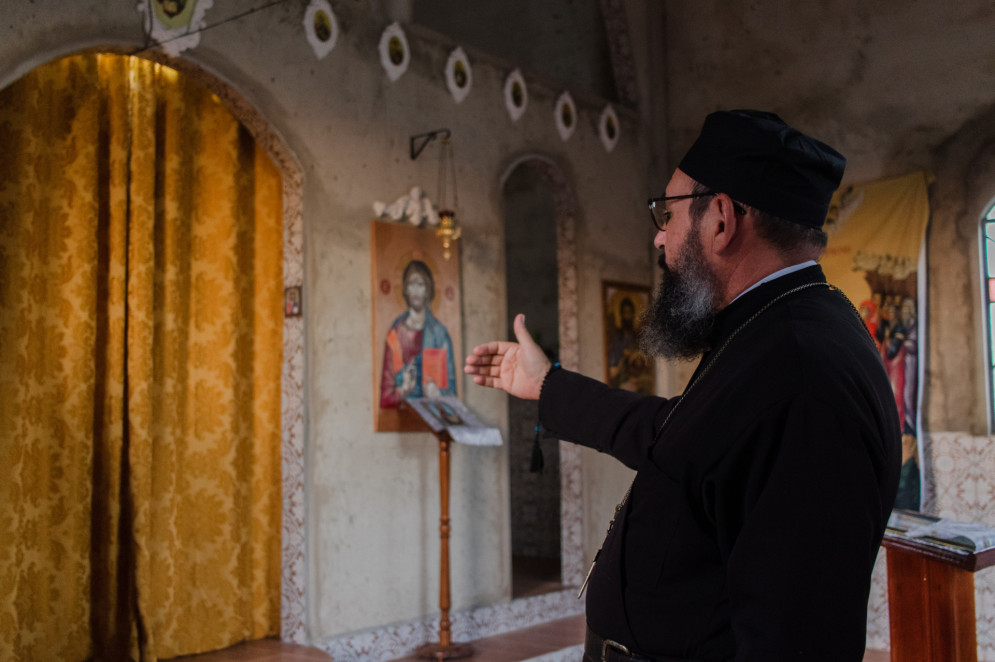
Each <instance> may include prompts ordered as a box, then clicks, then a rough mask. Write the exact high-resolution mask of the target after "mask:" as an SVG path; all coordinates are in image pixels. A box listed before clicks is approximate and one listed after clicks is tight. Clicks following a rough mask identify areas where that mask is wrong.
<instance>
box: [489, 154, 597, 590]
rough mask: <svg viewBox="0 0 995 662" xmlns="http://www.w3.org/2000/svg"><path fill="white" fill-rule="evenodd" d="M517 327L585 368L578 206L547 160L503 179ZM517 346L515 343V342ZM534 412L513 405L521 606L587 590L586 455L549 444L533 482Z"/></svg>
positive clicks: (515, 573)
mask: <svg viewBox="0 0 995 662" xmlns="http://www.w3.org/2000/svg"><path fill="white" fill-rule="evenodd" d="M502 195H503V198H504V210H505V235H506V239H505V243H506V273H507V293H508V308H507V312H508V326H509V329H510V327H511V320H512V319H514V315H515V314H516V313H518V312H524V313H526V320H527V323H528V325H529V329H530V331H531V332H532V333H533V334H534V335H537V340H538V341H539V344H540V345H541V346H542V347H543V348H544V349H546V350H547V351H548V352H549V353H551V354H555V356H556V360H558V361H559V362H560V363H561V364H562V365H563V366H564V367H567V368H570V369H576V368H577V365H578V338H577V289H576V288H577V282H576V281H577V268H576V251H575V246H574V226H575V222H576V217H577V211H576V203H575V201H574V198H573V194H572V192H571V190H570V188H569V186H568V185H567V182H566V178H565V177H564V175H563V172H562V170H560V168H559V167H558V166H557V165H556V164H555V163H553V162H552V161H550V160H549V159H547V158H545V157H540V156H527V157H523V158H521V159H518V160H517V161H515V162H514V163H513V164H512V165H511V166H510V167H509V168H508V169H507V171H506V172H505V175H504V177H503V178H502ZM509 337H511V334H510V333H509ZM534 410H535V403H526V402H521V401H515V400H514V399H511V400H509V436H510V443H509V444H508V445H509V453H511V455H510V456H509V473H510V481H511V485H510V487H511V489H510V492H511V512H512V532H511V537H512V557H513V559H512V585H513V588H512V596H513V597H525V596H528V595H534V594H536V593H542V592H548V591H554V590H557V589H559V588H562V587H564V586H579V585H580V583H581V581H582V575H583V568H582V564H583V561H582V558H581V555H582V543H581V540H582V533H583V531H582V529H583V525H582V503H581V488H580V483H581V480H580V450H579V449H578V448H576V447H575V446H573V445H571V444H566V443H556V442H554V441H552V440H544V441H541V442H540V443H541V446H542V449H543V455H544V457H545V469H544V474H543V475H541V476H538V475H536V474H530V472H529V468H530V464H531V462H530V458H529V454H530V453H531V444H529V443H527V442H528V440H531V439H532V438H533V437H534V434H535V433H534V429H533V428H534V426H535V425H536V421H537V411H534Z"/></svg>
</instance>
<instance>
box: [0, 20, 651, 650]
mask: <svg viewBox="0 0 995 662" xmlns="http://www.w3.org/2000/svg"><path fill="white" fill-rule="evenodd" d="M260 4H261V3H258V2H251V1H250V0H241V1H238V2H227V1H226V2H222V1H220V0H215V2H214V7H213V8H212V9H211V10H209V11H208V13H207V17H206V20H207V22H208V24H212V23H217V22H220V21H222V20H223V19H225V18H227V17H229V16H234V15H236V14H239V13H241V12H243V11H246V10H248V9H251V8H252V7H256V6H260ZM332 4H333V6H334V9H335V10H336V13H337V15H338V19H339V25H340V29H341V34H340V36H339V41H338V45H337V46H336V47H335V49H334V50H333V51H332V52H331V53H330V54H329V55H328V56H327V57H326V58H325V59H323V60H320V61H319V60H317V59H316V58H315V56H314V54H313V52H312V50H311V48H310V46H309V45H308V43H307V41H306V40H305V35H304V31H303V28H302V20H303V16H304V9H305V7H306V3H305V2H298V1H291V2H285V3H283V4H280V5H276V6H273V7H270V8H268V9H265V10H263V11H260V12H257V13H254V14H252V15H249V16H245V17H243V18H241V19H239V20H236V21H232V22H230V23H225V24H222V25H219V26H218V27H215V28H212V29H210V30H208V31H205V32H204V33H203V34H202V35H201V39H200V44H199V45H198V46H197V47H196V48H193V49H191V50H188V51H185V52H184V53H183V54H182V56H181V57H182V59H183V60H185V61H187V62H189V63H193V64H194V65H196V66H197V67H199V68H201V69H203V70H204V71H206V72H207V73H208V74H209V75H210V76H214V77H216V78H218V79H221V80H222V81H224V82H226V83H227V84H228V85H230V86H231V87H232V88H233V89H234V90H235V91H236V92H237V93H238V94H240V95H241V96H242V97H244V98H245V100H247V102H248V103H249V104H251V106H253V107H254V108H255V109H256V111H257V112H258V113H259V115H261V116H262V117H263V118H265V119H266V120H267V121H268V122H269V124H270V126H271V128H272V130H273V131H275V132H276V133H277V134H279V135H280V136H281V137H282V139H283V141H284V142H285V144H286V146H287V147H288V148H289V151H290V152H291V153H292V154H293V155H294V156H295V158H296V159H297V161H298V162H299V163H300V166H301V169H302V173H303V189H302V207H303V225H304V254H305V278H304V293H305V295H304V310H305V313H304V316H305V320H304V323H305V332H306V337H305V338H306V362H307V366H306V371H305V372H306V378H305V384H304V391H305V397H306V403H307V405H306V430H307V432H306V439H305V465H306V508H307V513H308V519H307V527H306V533H307V555H308V577H307V581H306V585H307V604H308V613H307V627H308V634H309V638H310V639H311V640H312V641H321V640H325V639H328V638H330V637H335V636H337V635H340V634H342V633H348V632H355V631H358V630H363V629H366V628H373V627H378V626H381V625H383V624H387V623H393V622H398V621H405V620H408V619H415V618H418V617H421V616H423V615H426V614H431V613H433V612H435V611H436V610H437V604H438V602H437V591H438V588H437V587H438V576H437V575H438V570H437V559H438V555H437V554H438V552H437V547H438V543H437V517H438V496H437V464H436V459H437V446H436V444H435V443H434V439H432V438H430V437H429V436H427V435H425V434H416V433H404V434H398V433H379V434H378V433H374V432H373V413H372V410H371V407H372V398H371V394H372V392H373V381H372V380H373V377H372V375H373V369H372V365H371V364H372V359H371V358H370V357H371V355H372V352H371V350H370V343H371V325H372V319H371V287H370V280H371V279H370V268H371V264H370V231H369V220H370V218H371V216H372V213H371V203H372V202H373V201H375V200H384V201H390V200H393V199H394V198H396V197H398V196H400V195H401V194H403V193H405V192H407V191H408V190H409V189H410V188H411V187H412V186H413V185H420V186H422V187H424V188H425V189H427V190H428V191H429V192H430V194H431V192H432V191H434V189H435V186H436V177H437V160H436V154H437V148H433V147H429V149H428V150H426V153H425V155H423V156H422V157H421V158H420V159H419V160H418V161H414V162H412V161H411V160H410V159H409V156H408V138H409V136H411V135H413V134H417V133H421V132H424V131H428V130H432V129H436V128H440V127H448V128H450V129H451V130H452V132H453V144H454V151H455V158H456V160H457V170H458V177H459V200H460V206H461V208H462V222H463V224H464V233H463V237H464V238H463V240H462V242H461V244H462V245H461V251H462V253H461V256H462V273H463V301H464V328H463V334H464V346H465V347H472V346H473V345H475V344H477V343H480V342H483V341H486V340H490V339H493V338H495V337H503V335H504V333H505V329H506V311H505V309H504V308H505V303H504V302H505V274H504V264H505V260H504V255H503V251H504V248H503V247H504V241H503V230H502V218H503V210H502V208H501V177H502V175H503V174H504V173H505V172H506V171H507V170H508V168H509V167H510V165H511V164H512V163H514V162H515V161H516V160H518V159H520V158H521V157H523V156H525V155H528V154H536V155H539V156H542V157H543V158H545V159H547V160H548V161H550V162H552V163H554V164H555V165H556V166H557V167H558V168H559V169H560V170H561V171H562V172H563V173H564V175H565V178H566V180H567V182H568V186H569V187H570V189H571V190H572V193H573V195H574V198H575V200H576V204H577V208H578V215H577V218H576V247H577V263H578V264H579V265H582V267H581V272H580V274H579V279H578V303H579V322H580V334H579V349H580V356H581V360H580V364H581V369H582V370H583V371H584V372H586V373H588V374H591V375H601V374H602V364H601V362H602V358H601V347H602V339H601V333H602V331H601V310H600V292H601V285H600V283H601V280H602V279H603V278H607V279H612V280H625V281H630V282H635V283H643V284H649V283H650V281H651V279H652V260H651V249H650V245H649V244H650V238H651V236H652V235H651V232H650V228H649V224H648V220H647V218H646V212H645V208H644V207H643V201H644V200H645V198H646V192H647V190H648V189H654V190H655V189H657V188H662V182H660V181H658V180H657V181H654V182H653V183H652V185H651V184H650V182H649V181H648V177H647V174H646V173H647V172H653V168H654V167H655V168H657V169H658V168H659V166H658V165H656V166H654V165H653V162H652V159H651V156H650V154H651V152H652V147H653V146H654V145H659V144H660V143H661V140H662V132H661V131H659V130H657V129H652V130H647V129H644V128H643V127H644V126H648V125H646V124H644V122H645V121H646V120H647V119H649V116H648V115H647V113H651V112H652V110H653V108H655V107H658V106H659V100H660V98H661V95H662V87H654V86H651V85H649V83H650V82H651V77H650V76H649V75H648V74H647V72H649V71H653V67H656V66H658V65H657V64H656V63H654V64H653V67H649V66H648V64H647V61H648V53H650V52H651V51H652V50H653V49H657V50H658V49H659V43H658V42H655V41H654V39H658V35H659V29H658V25H659V24H658V23H657V24H656V26H653V25H651V24H650V23H649V22H648V20H655V21H658V19H659V11H658V10H657V9H655V8H647V7H645V6H642V3H638V2H629V3H628V4H627V7H628V8H629V10H630V11H629V23H630V25H631V26H634V27H635V30H634V31H633V36H632V49H633V51H634V53H635V57H636V60H637V62H641V63H642V64H641V65H640V66H641V67H642V68H641V69H640V71H639V73H638V76H639V79H638V80H639V82H640V85H641V88H640V89H641V95H642V98H643V99H644V100H645V103H644V104H643V105H642V106H641V108H640V111H639V113H637V112H635V111H632V110H626V109H621V108H620V109H619V114H620V116H621V139H620V141H619V143H618V145H617V147H616V148H615V150H614V151H613V152H612V153H606V152H605V150H604V149H603V147H602V145H601V143H600V141H599V140H598V137H597V133H596V122H597V117H598V114H599V113H600V111H601V108H602V107H603V105H604V103H605V101H604V100H603V99H600V98H597V97H593V96H590V95H589V94H584V93H576V94H575V95H574V96H575V99H576V100H577V102H578V109H579V118H578V119H579V122H578V128H577V131H576V133H575V134H574V135H573V137H572V138H570V140H569V141H567V142H564V141H562V140H561V139H560V137H559V135H558V134H557V132H556V130H555V126H554V122H553V104H554V101H555V99H556V96H557V95H558V94H559V93H560V91H561V89H560V88H559V86H558V85H557V84H556V83H555V82H550V81H542V80H539V79H538V77H537V76H536V77H530V78H529V80H528V82H529V96H530V101H529V107H528V110H527V112H526V114H525V116H524V117H523V118H521V119H520V120H519V121H518V122H512V121H511V120H510V118H509V117H508V115H507V113H506V111H505V108H504V105H503V102H502V95H501V90H502V86H503V81H504V77H505V75H506V74H507V72H508V71H510V70H511V69H512V68H514V67H515V66H517V63H515V62H507V61H501V60H496V59H492V58H488V57H486V56H484V55H483V54H480V53H476V52H473V51H472V50H471V49H467V51H468V52H469V53H470V58H471V63H472V65H473V79H474V80H473V90H472V91H471V93H470V95H469V97H468V98H467V99H466V100H465V101H463V103H462V104H459V105H457V104H456V103H455V102H454V101H453V99H452V98H451V97H450V95H449V92H448V91H447V89H446V87H445V82H444V77H443V73H442V72H443V65H444V63H445V61H446V58H447V57H448V53H449V51H450V49H451V48H452V47H454V46H456V45H457V44H456V43H453V42H452V41H450V40H449V39H447V38H446V37H443V36H440V35H438V34H435V33H432V32H430V31H427V30H424V29H418V28H417V26H411V25H405V28H406V29H407V36H408V40H409V43H410V45H411V51H412V62H411V66H410V69H409V70H408V72H407V73H406V74H405V75H404V76H403V77H402V78H400V80H398V81H397V82H395V83H391V82H390V81H389V80H388V78H387V76H386V74H385V73H384V71H383V70H382V68H381V66H380V62H379V57H378V54H377V43H378V41H379V38H380V34H381V32H382V30H383V29H384V28H385V27H386V26H387V25H388V24H389V23H390V22H391V21H392V20H394V19H395V18H400V19H402V20H403V19H405V18H406V14H410V5H409V4H407V3H403V2H385V3H384V5H383V6H381V5H379V4H377V3H375V2H344V1H342V2H333V3H332ZM0 6H2V8H3V12H2V14H3V19H2V21H0V87H2V86H5V85H7V84H9V83H10V82H12V81H13V80H16V79H17V78H18V77H19V76H20V75H22V74H23V73H25V72H27V71H29V70H30V69H31V68H33V67H35V66H37V65H39V64H42V63H44V62H47V61H49V60H52V59H55V58H57V57H59V56H61V55H65V54H69V53H72V52H77V51H79V50H82V49H87V48H94V47H115V48H121V47H125V48H135V49H137V48H139V47H141V46H142V45H144V43H145V39H144V35H143V32H142V21H143V19H142V15H141V14H140V13H139V12H138V11H137V10H136V3H135V2H132V1H124V0H120V1H115V2H105V1H101V0H81V1H80V2H72V3H64V2H57V1H56V0H38V1H36V2H33V3H22V2H14V1H12V0H5V1H4V2H2V5H0ZM651 28H654V29H652V30H651ZM651 33H653V34H655V35H656V36H655V37H653V38H651V37H650V34H651ZM654 85H655V83H654ZM640 113H641V114H640ZM463 393H464V395H465V401H466V402H467V403H468V404H469V405H470V406H471V407H472V408H473V409H475V410H476V411H477V412H478V413H479V414H480V415H481V416H482V418H483V419H484V420H486V421H489V422H491V423H493V424H496V425H499V426H501V427H502V428H503V427H505V425H506V423H505V421H506V397H505V396H504V395H502V394H500V393H497V392H493V391H487V390H484V389H481V388H478V387H473V386H472V385H469V386H466V385H464V388H463ZM606 466H607V461H606V460H605V458H601V457H595V456H594V454H593V453H591V454H587V455H585V456H584V460H583V475H584V479H583V483H584V485H583V494H584V503H583V508H584V512H585V513H586V514H587V515H586V516H587V519H588V520H594V522H595V523H594V524H593V525H590V524H589V523H588V521H585V524H584V528H585V531H586V533H585V537H584V547H585V552H586V554H585V556H586V557H588V558H589V556H590V554H592V553H593V549H595V548H596V547H597V545H598V544H599V542H600V536H601V533H602V530H603V522H606V521H607V516H608V514H609V513H610V511H611V507H612V506H613V505H614V502H615V500H617V499H618V498H619V497H620V495H621V494H622V493H623V492H624V491H625V484H624V479H625V475H624V472H623V473H621V474H613V473H611V472H618V470H617V469H606V468H605V467H606ZM606 472H607V473H606ZM507 473H508V468H507V453H506V451H505V449H493V448H466V447H457V448H456V449H455V451H454V458H453V469H452V476H453V492H452V504H453V513H452V516H453V531H454V537H453V542H452V558H453V568H452V581H453V603H454V604H453V606H454V609H456V610H459V609H464V608H468V607H472V606H476V605H486V604H493V603H500V602H502V601H505V600H507V599H508V597H509V592H510V577H509V555H510V541H509V524H508V520H509V513H508V505H507V504H508V487H507V485H508V477H507ZM606 476H607V477H608V478H606Z"/></svg>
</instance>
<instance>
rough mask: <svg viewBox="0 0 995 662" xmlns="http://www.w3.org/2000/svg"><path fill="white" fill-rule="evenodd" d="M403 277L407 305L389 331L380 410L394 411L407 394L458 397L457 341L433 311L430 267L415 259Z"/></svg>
mask: <svg viewBox="0 0 995 662" xmlns="http://www.w3.org/2000/svg"><path fill="white" fill-rule="evenodd" d="M401 280H402V283H403V288H404V290H403V292H404V301H405V302H406V303H407V306H408V309H407V310H406V311H405V312H404V313H402V314H401V315H400V316H398V318H397V319H396V320H394V322H393V324H391V326H390V330H389V331H388V332H387V340H386V343H385V346H384V355H383V370H382V372H381V377H380V408H381V409H396V408H397V407H398V405H400V403H401V401H402V400H406V399H407V398H423V397H424V398H437V397H439V396H442V395H456V367H455V363H454V362H453V343H452V340H450V338H449V332H448V331H447V330H446V327H445V325H444V324H442V322H440V321H439V320H437V319H436V318H435V317H434V316H433V315H432V307H431V303H432V299H433V297H434V296H435V279H434V278H433V277H432V271H431V270H430V269H429V268H428V265H426V264H425V263H424V262H422V261H421V260H411V261H410V262H408V264H407V266H406V267H405V268H404V275H403V278H402V279H401Z"/></svg>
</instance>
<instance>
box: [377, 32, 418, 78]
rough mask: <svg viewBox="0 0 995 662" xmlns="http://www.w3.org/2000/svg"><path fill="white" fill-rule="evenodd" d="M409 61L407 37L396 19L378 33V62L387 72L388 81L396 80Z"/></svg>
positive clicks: (406, 67) (402, 73)
mask: <svg viewBox="0 0 995 662" xmlns="http://www.w3.org/2000/svg"><path fill="white" fill-rule="evenodd" d="M409 62H411V51H410V50H409V49H408V38H407V37H406V36H405V35H404V30H402V29H401V25H400V24H399V23H397V22H396V21H395V22H393V23H391V24H390V25H388V26H387V27H386V28H385V29H384V31H383V34H382V35H380V64H381V65H383V68H384V71H386V72H387V78H389V79H390V82H392V83H393V82H394V81H396V80H397V79H398V78H400V77H401V76H403V75H404V72H405V71H407V70H408V63H409Z"/></svg>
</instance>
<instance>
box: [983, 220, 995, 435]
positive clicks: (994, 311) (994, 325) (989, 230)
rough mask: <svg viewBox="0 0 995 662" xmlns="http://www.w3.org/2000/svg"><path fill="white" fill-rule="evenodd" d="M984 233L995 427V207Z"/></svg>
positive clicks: (991, 407)
mask: <svg viewBox="0 0 995 662" xmlns="http://www.w3.org/2000/svg"><path fill="white" fill-rule="evenodd" d="M982 231H983V232H984V237H985V244H984V255H983V258H984V268H985V280H984V288H983V289H984V294H985V304H986V308H987V311H988V315H987V317H986V318H985V325H986V327H987V331H988V420H989V425H995V205H992V206H991V207H990V208H989V209H988V213H987V214H985V219H984V221H983V223H982Z"/></svg>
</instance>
